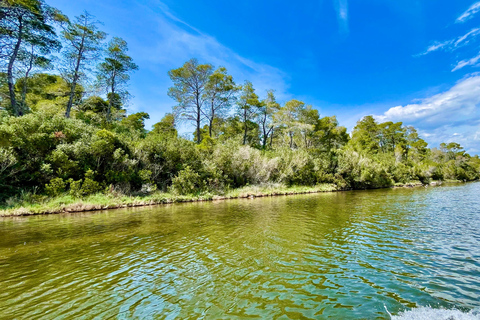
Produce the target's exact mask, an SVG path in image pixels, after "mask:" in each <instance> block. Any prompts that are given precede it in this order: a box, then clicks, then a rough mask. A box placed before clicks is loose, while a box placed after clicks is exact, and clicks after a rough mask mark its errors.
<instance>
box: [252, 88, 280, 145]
mask: <svg viewBox="0 0 480 320" xmlns="http://www.w3.org/2000/svg"><path fill="white" fill-rule="evenodd" d="M278 110H280V104H279V103H278V102H277V100H276V98H275V91H274V90H269V91H268V92H267V98H266V99H264V100H263V101H262V103H261V104H260V105H259V107H258V116H257V117H258V123H259V124H260V129H261V130H262V132H261V135H262V147H263V148H264V149H265V148H266V147H267V142H268V138H269V137H270V135H273V130H274V128H275V125H274V121H273V115H274V114H275V113H276V112H278Z"/></svg>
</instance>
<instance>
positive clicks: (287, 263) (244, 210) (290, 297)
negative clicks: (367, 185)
mask: <svg viewBox="0 0 480 320" xmlns="http://www.w3.org/2000/svg"><path fill="white" fill-rule="evenodd" d="M419 306H431V307H434V308H441V307H443V308H453V307H455V308H458V309H461V310H465V311H467V310H469V309H472V308H475V307H479V306H480V183H470V184H461V185H452V186H445V187H435V188H427V189H425V188H414V189H388V190H373V191H354V192H342V193H327V194H317V195H305V196H290V197H275V198H262V199H255V200H231V201H221V202H211V203H195V204H181V205H172V206H158V207H147V208H141V209H129V210H112V211H105V212H98V213H84V214H72V215H52V216H38V217H28V218H12V219H2V220H0V319H250V318H252V319H328V318H330V319H389V318H390V317H389V316H388V314H387V311H386V309H385V307H386V308H387V309H388V310H389V312H391V313H392V314H396V313H398V312H400V311H403V310H408V309H410V308H414V307H419Z"/></svg>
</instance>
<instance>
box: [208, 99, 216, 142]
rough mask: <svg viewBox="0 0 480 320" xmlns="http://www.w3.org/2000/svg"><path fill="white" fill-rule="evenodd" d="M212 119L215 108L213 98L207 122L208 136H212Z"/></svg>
mask: <svg viewBox="0 0 480 320" xmlns="http://www.w3.org/2000/svg"><path fill="white" fill-rule="evenodd" d="M213 119H215V108H214V105H213V100H212V114H211V115H210V119H209V124H208V134H209V135H210V138H213V136H212V133H213Z"/></svg>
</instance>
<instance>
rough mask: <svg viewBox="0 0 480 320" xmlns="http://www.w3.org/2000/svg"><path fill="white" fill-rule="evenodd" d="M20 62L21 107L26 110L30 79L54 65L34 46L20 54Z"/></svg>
mask: <svg viewBox="0 0 480 320" xmlns="http://www.w3.org/2000/svg"><path fill="white" fill-rule="evenodd" d="M18 60H19V62H21V68H20V70H19V73H20V74H21V76H22V78H21V80H22V90H21V92H22V93H21V101H20V107H21V108H22V109H23V110H26V109H27V105H26V101H25V99H26V95H27V89H28V79H29V78H30V76H31V74H32V73H34V72H35V71H37V72H38V71H40V70H46V69H52V68H53V65H52V61H51V59H49V58H48V57H46V56H45V55H43V54H41V52H39V51H38V50H37V48H36V47H35V46H34V45H30V48H29V50H22V51H21V52H20V53H19V56H18Z"/></svg>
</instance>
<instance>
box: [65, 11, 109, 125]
mask: <svg viewBox="0 0 480 320" xmlns="http://www.w3.org/2000/svg"><path fill="white" fill-rule="evenodd" d="M98 24H99V22H98V21H97V20H95V17H94V16H92V15H91V14H89V13H88V12H87V11H85V12H84V13H82V14H81V15H80V16H78V17H75V22H69V23H67V24H66V25H64V29H63V31H62V37H63V39H64V42H65V43H66V48H65V52H64V58H65V66H64V69H63V70H62V71H63V72H62V73H63V76H64V77H65V79H67V81H68V82H69V84H70V93H69V99H68V103H67V108H66V111H65V117H66V118H70V112H71V110H72V106H73V102H74V101H73V100H74V97H75V89H76V87H77V84H78V83H79V81H80V80H82V78H84V77H85V76H86V72H87V71H88V67H89V66H90V65H91V64H92V63H93V62H94V61H97V60H98V58H99V56H100V54H101V45H102V42H103V40H104V39H105V37H106V33H105V32H103V31H100V30H98Z"/></svg>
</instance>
